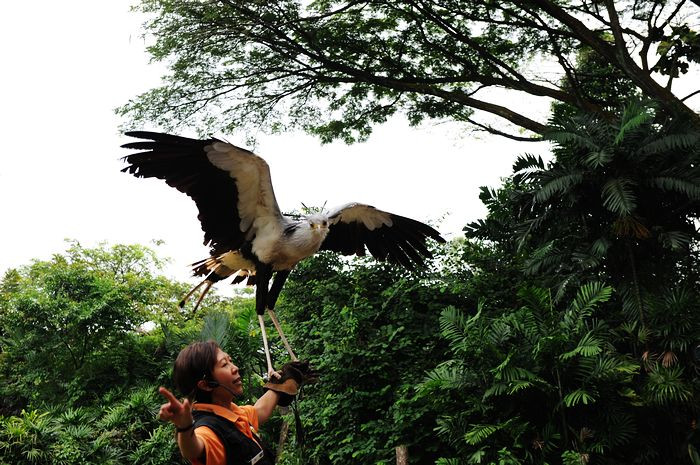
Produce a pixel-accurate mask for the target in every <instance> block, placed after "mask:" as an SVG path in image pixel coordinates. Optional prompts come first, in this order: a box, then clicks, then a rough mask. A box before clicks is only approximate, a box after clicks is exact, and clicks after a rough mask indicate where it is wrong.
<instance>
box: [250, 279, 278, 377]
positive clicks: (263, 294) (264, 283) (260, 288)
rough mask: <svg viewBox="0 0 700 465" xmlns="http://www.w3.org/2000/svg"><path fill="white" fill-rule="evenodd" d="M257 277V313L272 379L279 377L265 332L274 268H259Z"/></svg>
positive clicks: (268, 369) (269, 374) (269, 373)
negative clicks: (270, 283) (266, 312)
mask: <svg viewBox="0 0 700 465" xmlns="http://www.w3.org/2000/svg"><path fill="white" fill-rule="evenodd" d="M256 276H257V278H256V284H255V313H257V314H258V322H259V323H260V331H261V332H262V338H263V348H264V349H265V359H266V360H267V375H268V376H270V377H277V376H279V375H278V374H277V372H276V371H275V369H274V368H273V367H272V357H270V348H269V346H268V343H267V332H266V331H265V302H266V301H267V291H268V284H269V282H270V278H271V277H272V268H271V267H269V266H266V265H260V266H257V267H256Z"/></svg>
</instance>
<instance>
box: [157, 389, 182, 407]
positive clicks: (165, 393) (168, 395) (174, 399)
mask: <svg viewBox="0 0 700 465" xmlns="http://www.w3.org/2000/svg"><path fill="white" fill-rule="evenodd" d="M158 392H160V394H161V395H162V396H163V397H165V398H166V399H168V400H169V401H170V403H171V404H173V405H179V404H180V401H179V400H177V397H175V396H174V395H173V393H172V392H170V391H168V390H167V389H166V388H164V387H163V386H161V387H160V388H158Z"/></svg>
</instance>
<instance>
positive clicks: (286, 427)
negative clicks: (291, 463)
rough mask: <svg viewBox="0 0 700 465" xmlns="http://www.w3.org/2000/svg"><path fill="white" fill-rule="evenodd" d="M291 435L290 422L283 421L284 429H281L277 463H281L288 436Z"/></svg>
mask: <svg viewBox="0 0 700 465" xmlns="http://www.w3.org/2000/svg"><path fill="white" fill-rule="evenodd" d="M288 435H289V422H287V421H283V422H282V427H281V428H280V439H279V442H278V443H277V456H276V457H275V463H279V461H280V458H282V451H283V450H284V444H285V443H286V442H287V436H288Z"/></svg>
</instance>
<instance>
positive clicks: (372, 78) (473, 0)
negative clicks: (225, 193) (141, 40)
mask: <svg viewBox="0 0 700 465" xmlns="http://www.w3.org/2000/svg"><path fill="white" fill-rule="evenodd" d="M140 10H141V11H143V12H145V13H147V14H148V15H149V20H148V21H147V22H146V24H145V28H146V31H147V34H149V35H152V36H153V37H154V38H155V42H154V43H153V44H152V45H151V46H150V47H149V48H148V50H149V52H150V53H151V55H152V57H153V59H154V60H158V61H164V62H166V63H168V65H169V67H170V74H168V75H167V76H166V77H165V82H164V84H163V85H162V86H161V87H158V88H155V89H152V90H150V91H148V92H146V93H144V94H142V95H141V96H139V97H138V98H137V99H135V100H132V101H130V102H129V103H127V104H126V105H124V106H123V107H121V108H120V109H119V113H121V114H122V115H128V116H129V117H130V118H131V124H133V125H141V124H144V123H150V124H152V123H157V124H160V125H163V126H166V127H171V128H172V127H175V126H178V125H181V124H188V125H195V126H197V127H198V128H199V130H200V131H202V132H206V131H211V130H214V129H215V130H224V131H234V130H236V129H239V128H242V127H249V128H250V127H264V128H266V129H269V130H280V129H283V128H285V127H290V126H294V127H301V128H303V129H305V130H306V131H308V132H310V133H313V134H316V135H318V136H319V137H320V138H321V139H322V140H323V141H326V142H327V141H330V140H333V139H336V138H340V139H343V140H345V141H346V142H352V141H355V140H358V139H363V138H366V137H367V136H368V135H369V134H370V132H371V130H372V126H373V125H375V124H378V123H383V122H384V121H386V120H387V118H388V117H389V116H391V115H393V114H395V113H397V112H403V113H405V114H406V115H407V116H408V119H409V121H410V122H411V123H413V124H416V123H418V122H420V121H421V120H423V119H425V118H448V119H451V120H455V121H462V122H467V123H471V124H472V125H474V126H476V127H478V128H481V129H484V130H486V131H489V132H492V133H495V134H500V135H504V136H507V137H510V138H513V139H517V140H534V139H538V138H539V136H541V135H542V134H543V133H544V132H545V129H546V124H545V122H544V121H538V120H537V118H536V116H534V115H528V114H526V113H523V109H522V108H517V107H515V106H514V105H503V104H499V103H497V101H496V100H497V99H496V98H495V95H494V93H493V92H491V90H493V89H505V90H507V91H508V92H509V93H510V94H511V95H510V99H509V100H506V101H510V102H519V101H521V100H520V99H519V98H518V96H522V95H530V96H535V97H538V98H540V97H541V98H544V99H548V100H550V101H554V102H561V103H564V104H566V105H570V106H571V107H574V108H577V109H579V110H580V111H585V112H589V113H593V114H597V115H599V117H601V118H605V117H606V116H607V115H608V108H606V106H605V102H604V101H601V99H600V97H599V95H597V94H596V93H595V92H589V91H588V90H587V89H586V85H585V83H586V82H587V81H588V80H590V79H598V78H599V77H600V76H597V75H591V74H589V73H588V70H586V69H584V68H580V67H579V66H578V64H577V56H578V54H579V53H580V51H581V50H583V49H586V50H588V53H590V54H592V55H595V57H597V59H598V60H600V61H602V62H605V63H607V64H609V65H610V67H611V68H614V69H615V70H616V71H617V72H618V73H620V74H621V75H623V76H624V77H625V78H626V79H627V80H628V81H629V82H630V83H632V85H633V86H634V87H635V88H636V89H638V91H639V92H640V93H641V94H642V95H644V96H645V97H646V98H649V99H652V100H655V101H658V102H659V105H660V108H662V109H663V112H664V113H667V114H670V115H684V116H685V118H686V119H688V120H690V121H691V122H692V124H693V125H694V127H696V128H698V127H700V116H698V114H697V113H696V112H695V111H694V110H693V109H692V108H691V107H690V106H689V105H688V103H687V99H688V98H690V97H691V96H692V95H695V94H697V93H698V92H699V91H695V92H693V93H691V94H689V95H688V96H684V97H679V96H677V95H676V94H674V92H673V86H674V84H675V83H676V81H677V79H678V78H680V77H681V76H682V75H683V74H685V73H687V72H688V71H689V70H690V69H691V67H693V66H694V65H695V64H697V63H698V61H700V38H699V37H698V35H697V33H696V32H695V30H693V29H692V27H694V24H696V23H695V22H694V21H695V18H696V16H697V14H698V13H700V9H698V8H697V7H696V6H693V5H686V4H685V1H684V0H680V1H672V2H666V1H662V0H648V1H643V2H637V1H634V2H632V1H618V2H613V1H612V0H605V1H603V2H596V1H590V0H577V1H574V2H562V1H554V0H535V1H527V2H525V1H508V2H491V1H485V0H448V1H440V2H437V1H432V0H401V1H399V0H384V1H358V0H348V1H330V0H316V1H313V2H299V1H294V0H281V1H274V2H267V1H262V0H255V1H246V2H237V1H232V0H222V1H219V2H215V3H212V2H177V1H173V0H142V2H141V5H140ZM662 78H663V79H664V80H665V83H664V84H659V83H658V82H657V79H662ZM598 80H600V79H598ZM485 116H486V117H485ZM488 116H495V117H497V118H496V121H500V122H507V123H510V124H511V125H512V126H514V127H515V129H518V130H526V131H528V133H527V134H525V135H522V134H517V133H514V132H513V131H512V130H505V129H499V127H498V126H494V124H493V123H492V121H491V120H489V118H488ZM500 127H501V128H502V125H500ZM511 129H512V127H511Z"/></svg>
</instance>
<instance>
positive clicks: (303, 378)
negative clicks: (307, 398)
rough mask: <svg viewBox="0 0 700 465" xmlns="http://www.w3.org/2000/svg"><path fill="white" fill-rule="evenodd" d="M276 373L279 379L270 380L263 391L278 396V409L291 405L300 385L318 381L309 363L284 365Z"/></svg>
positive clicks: (296, 362) (300, 362) (297, 362)
mask: <svg viewBox="0 0 700 465" xmlns="http://www.w3.org/2000/svg"><path fill="white" fill-rule="evenodd" d="M278 373H279V374H280V377H279V379H271V380H270V381H269V382H267V383H265V385H264V386H263V389H264V390H265V391H267V390H270V391H275V392H277V393H278V394H280V398H279V401H278V402H277V405H279V406H280V407H287V406H289V404H291V403H292V401H293V400H294V397H296V395H297V394H298V393H299V388H300V387H301V385H302V384H305V383H314V382H316V381H318V373H316V372H315V371H314V370H313V369H312V368H311V366H310V365H309V362H302V361H295V362H289V363H285V364H284V365H282V368H281V369H280V370H279V372H278Z"/></svg>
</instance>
